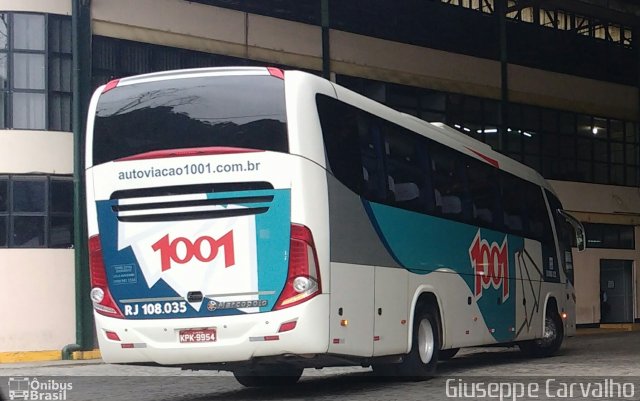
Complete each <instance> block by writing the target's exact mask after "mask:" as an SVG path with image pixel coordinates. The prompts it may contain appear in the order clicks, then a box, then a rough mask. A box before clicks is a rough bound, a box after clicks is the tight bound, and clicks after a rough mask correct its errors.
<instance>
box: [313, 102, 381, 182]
mask: <svg viewBox="0 0 640 401" xmlns="http://www.w3.org/2000/svg"><path fill="white" fill-rule="evenodd" d="M317 104H318V113H319V115H320V124H321V126H322V136H323V138H324V144H325V147H326V152H327V158H328V159H329V160H328V161H329V167H330V168H331V172H332V173H333V175H334V176H335V177H336V178H337V179H338V180H339V181H340V182H342V183H343V184H344V185H346V186H347V187H348V188H349V189H351V190H352V191H354V192H356V193H358V194H359V193H361V191H362V184H363V179H364V176H365V175H367V179H368V178H369V176H368V172H365V169H364V167H363V165H362V159H361V156H360V148H361V147H362V145H361V141H360V130H359V124H358V120H359V118H358V117H359V115H361V114H362V113H363V112H361V111H359V110H358V109H356V108H355V107H351V106H349V105H347V104H345V103H342V102H338V101H336V100H333V99H331V98H328V97H326V96H318V98H317ZM360 120H362V118H360ZM360 125H361V126H362V128H363V130H362V131H363V132H362V134H363V135H365V134H366V128H367V127H365V126H364V125H365V124H364V122H361V123H360ZM362 142H365V141H364V140H363V141H362Z"/></svg>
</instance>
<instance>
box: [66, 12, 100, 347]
mask: <svg viewBox="0 0 640 401" xmlns="http://www.w3.org/2000/svg"><path fill="white" fill-rule="evenodd" d="M72 44H73V77H72V79H73V105H72V122H73V155H74V160H73V182H74V198H73V202H74V208H73V209H74V216H73V217H74V227H73V228H74V248H75V280H76V344H75V345H77V347H71V348H79V349H82V350H88V349H93V348H94V346H95V344H94V335H93V332H94V329H93V311H92V306H91V301H90V299H89V291H90V288H89V263H88V254H87V231H86V226H87V225H86V207H85V196H84V136H85V127H86V116H87V108H88V105H89V99H90V96H91V0H72ZM65 348H67V347H65ZM64 354H65V352H63V357H64V356H65V355H64Z"/></svg>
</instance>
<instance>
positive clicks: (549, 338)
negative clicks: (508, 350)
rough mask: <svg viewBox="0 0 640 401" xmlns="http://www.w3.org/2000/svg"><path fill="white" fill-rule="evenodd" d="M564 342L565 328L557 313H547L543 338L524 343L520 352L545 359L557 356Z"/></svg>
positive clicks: (520, 345)
mask: <svg viewBox="0 0 640 401" xmlns="http://www.w3.org/2000/svg"><path fill="white" fill-rule="evenodd" d="M563 340H564V326H563V323H562V318H560V316H559V315H558V312H557V311H555V310H554V311H552V312H547V316H545V318H544V332H543V334H542V338H538V339H536V340H530V341H525V342H522V343H520V344H518V345H519V347H520V350H521V351H522V352H523V353H524V354H525V355H528V356H533V357H538V358H544V357H548V356H552V355H555V353H556V352H558V350H559V349H560V346H561V345H562V341H563Z"/></svg>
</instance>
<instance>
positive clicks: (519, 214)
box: [502, 173, 527, 235]
mask: <svg viewBox="0 0 640 401" xmlns="http://www.w3.org/2000/svg"><path fill="white" fill-rule="evenodd" d="M525 185H526V181H524V180H521V179H520V178H517V177H515V176H513V175H511V174H507V173H503V174H502V210H503V215H502V218H503V221H504V227H505V229H506V230H507V231H511V232H513V233H514V234H518V235H523V234H524V233H525V231H526V230H525V226H526V223H527V218H526V204H525Z"/></svg>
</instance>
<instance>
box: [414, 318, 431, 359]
mask: <svg viewBox="0 0 640 401" xmlns="http://www.w3.org/2000/svg"><path fill="white" fill-rule="evenodd" d="M433 344H434V339H433V328H432V327H431V322H430V321H429V319H422V320H421V321H420V325H419V326H418V354H419V355H420V360H421V361H422V363H424V364H427V363H429V362H430V361H431V358H432V357H433Z"/></svg>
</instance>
